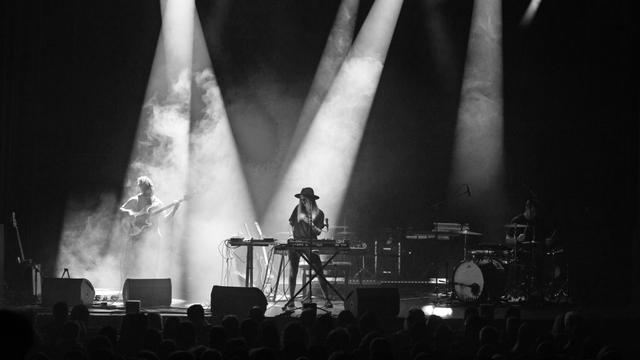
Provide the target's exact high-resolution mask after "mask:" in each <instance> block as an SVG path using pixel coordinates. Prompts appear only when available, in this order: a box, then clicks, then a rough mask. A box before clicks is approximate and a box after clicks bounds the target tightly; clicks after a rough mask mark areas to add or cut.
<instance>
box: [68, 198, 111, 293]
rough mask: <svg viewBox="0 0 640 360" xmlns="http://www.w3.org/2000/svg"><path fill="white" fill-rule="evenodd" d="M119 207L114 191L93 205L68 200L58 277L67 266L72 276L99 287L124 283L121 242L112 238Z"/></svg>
mask: <svg viewBox="0 0 640 360" xmlns="http://www.w3.org/2000/svg"><path fill="white" fill-rule="evenodd" d="M117 206H118V204H117V199H116V197H115V196H114V195H113V194H103V195H101V196H99V198H98V199H96V202H94V203H93V204H89V203H86V202H83V203H81V202H78V201H69V202H68V203H67V209H66V217H65V223H64V227H63V230H62V239H61V244H60V250H59V253H58V262H57V268H56V276H59V275H58V274H62V271H63V269H64V268H67V269H69V273H70V275H71V276H72V277H76V278H77V277H84V278H87V279H89V280H90V281H91V282H92V283H93V285H94V286H95V287H109V288H118V287H119V286H121V279H120V271H119V270H120V260H121V258H120V257H119V256H118V254H120V253H121V252H122V251H121V250H122V249H121V248H120V244H121V242H111V241H110V239H111V231H112V229H113V224H114V221H115V217H114V210H115V209H116V208H117Z"/></svg>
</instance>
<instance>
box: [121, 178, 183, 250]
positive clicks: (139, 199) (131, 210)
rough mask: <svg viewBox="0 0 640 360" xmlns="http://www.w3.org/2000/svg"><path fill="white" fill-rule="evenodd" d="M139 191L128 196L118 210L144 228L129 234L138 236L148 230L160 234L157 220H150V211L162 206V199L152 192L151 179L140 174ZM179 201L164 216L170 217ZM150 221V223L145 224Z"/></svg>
mask: <svg viewBox="0 0 640 360" xmlns="http://www.w3.org/2000/svg"><path fill="white" fill-rule="evenodd" d="M136 181H137V184H138V188H139V189H140V193H138V194H137V195H135V196H133V197H131V198H129V200H127V201H126V202H125V203H124V204H123V205H122V206H121V207H120V212H121V213H122V214H124V215H126V216H127V217H128V220H129V221H130V222H131V223H132V224H134V225H135V226H137V227H139V228H141V229H143V230H145V231H140V232H139V233H135V234H133V235H131V237H132V238H134V239H135V238H140V237H141V236H143V235H144V234H145V233H147V232H148V231H146V230H155V232H156V233H157V235H158V236H162V234H161V232H160V229H159V227H158V224H157V222H151V218H150V217H151V213H152V212H153V210H156V209H160V208H161V207H162V206H163V203H162V201H161V200H160V199H159V198H158V197H157V196H155V195H154V194H153V187H154V186H153V181H151V179H150V178H149V177H148V176H140V177H139V178H138V179H137V180H136ZM179 207H180V203H179V202H178V203H176V205H175V206H173V207H172V209H171V211H170V212H169V213H168V214H166V215H165V217H166V218H170V217H172V216H173V215H174V214H175V213H176V211H178V208H179ZM148 222H151V225H146V224H147V223H148Z"/></svg>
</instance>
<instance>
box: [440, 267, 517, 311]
mask: <svg viewBox="0 0 640 360" xmlns="http://www.w3.org/2000/svg"><path fill="white" fill-rule="evenodd" d="M506 280H507V278H506V269H505V267H504V266H503V264H502V263H501V262H500V261H498V260H496V259H482V260H466V261H462V262H461V263H460V264H458V266H457V267H456V269H455V270H454V272H453V281H452V284H453V287H454V288H453V294H455V295H456V296H457V298H458V299H459V300H461V301H464V302H472V301H479V300H482V301H491V302H494V301H499V300H500V299H501V298H502V297H503V295H504V291H505V285H506ZM453 294H452V295H453Z"/></svg>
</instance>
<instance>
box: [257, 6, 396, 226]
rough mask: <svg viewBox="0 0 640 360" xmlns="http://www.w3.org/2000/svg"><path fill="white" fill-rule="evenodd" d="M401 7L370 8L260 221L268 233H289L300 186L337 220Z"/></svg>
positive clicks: (329, 216) (326, 213) (327, 213)
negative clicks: (312, 193)
mask: <svg viewBox="0 0 640 360" xmlns="http://www.w3.org/2000/svg"><path fill="white" fill-rule="evenodd" d="M401 7H402V1H401V0H378V1H376V2H375V3H374V4H373V6H372V8H371V10H370V11H369V14H368V16H367V19H366V20H365V22H364V24H363V26H362V28H361V30H360V32H359V33H358V36H357V37H356V40H355V42H354V44H353V47H352V48H351V50H350V52H349V54H348V56H347V58H346V60H345V61H344V63H343V64H342V66H341V68H340V70H339V72H338V74H337V75H336V78H335V80H334V82H333V84H332V86H331V88H330V90H329V92H328V93H327V96H326V98H325V99H324V101H323V103H322V105H321V106H320V108H319V110H318V113H317V115H316V117H315V119H314V120H313V123H312V124H311V126H310V127H309V131H308V132H307V133H306V135H305V136H304V137H303V140H302V143H301V145H300V148H299V151H298V152H297V153H296V154H295V156H294V157H293V160H292V162H291V165H290V167H289V168H288V171H287V172H286V174H285V176H284V178H283V180H282V182H281V184H280V186H279V188H278V191H277V192H276V193H275V196H274V197H273V199H272V202H271V205H270V206H269V210H268V211H267V214H266V217H265V225H266V226H265V227H268V229H269V231H270V232H271V233H278V232H282V231H283V230H287V229H288V224H287V222H286V220H287V218H288V215H289V214H290V212H291V210H292V208H293V206H294V205H295V204H296V202H295V199H294V198H293V194H296V193H298V192H299V191H300V189H301V188H302V187H303V186H311V187H313V188H314V189H315V190H316V192H317V193H318V194H319V196H321V199H320V200H319V202H318V205H319V206H320V208H322V209H323V210H324V211H325V216H326V217H328V218H333V219H336V218H337V217H339V215H340V211H341V208H342V203H343V199H344V195H345V192H346V189H347V186H348V183H349V179H350V177H351V172H352V170H353V165H354V162H355V158H356V155H357V152H358V149H359V146H360V141H361V139H362V135H363V132H364V129H365V126H366V123H367V118H368V116H369V110H370V109H371V104H372V102H373V97H374V95H375V92H376V89H377V86H378V82H379V80H380V74H381V73H382V69H383V66H384V61H385V58H386V55H387V51H388V48H389V44H390V42H391V38H392V36H393V32H394V29H395V26H396V22H397V19H398V14H399V12H400V8H401Z"/></svg>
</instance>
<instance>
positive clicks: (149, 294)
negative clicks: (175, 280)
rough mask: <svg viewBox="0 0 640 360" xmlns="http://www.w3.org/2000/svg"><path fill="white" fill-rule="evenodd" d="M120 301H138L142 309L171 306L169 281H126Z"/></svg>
mask: <svg viewBox="0 0 640 360" xmlns="http://www.w3.org/2000/svg"><path fill="white" fill-rule="evenodd" d="M122 300H123V301H125V302H126V301H128V300H140V302H141V304H140V306H141V307H143V308H147V307H153V306H171V279H127V280H125V281H124V286H123V288H122Z"/></svg>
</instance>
